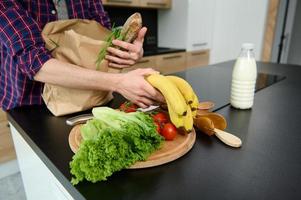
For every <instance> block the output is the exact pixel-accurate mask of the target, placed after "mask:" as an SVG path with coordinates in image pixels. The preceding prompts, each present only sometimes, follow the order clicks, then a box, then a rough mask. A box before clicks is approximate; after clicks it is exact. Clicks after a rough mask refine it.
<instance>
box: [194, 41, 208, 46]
mask: <svg viewBox="0 0 301 200" xmlns="http://www.w3.org/2000/svg"><path fill="white" fill-rule="evenodd" d="M207 44H208V43H207V42H203V43H194V44H192V46H194V47H200V46H206V45H207Z"/></svg>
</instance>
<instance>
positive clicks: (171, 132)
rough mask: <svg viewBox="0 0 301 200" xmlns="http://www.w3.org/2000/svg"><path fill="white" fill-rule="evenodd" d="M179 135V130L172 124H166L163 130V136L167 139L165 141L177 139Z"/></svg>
mask: <svg viewBox="0 0 301 200" xmlns="http://www.w3.org/2000/svg"><path fill="white" fill-rule="evenodd" d="M177 133H178V130H177V128H176V127H175V126H174V125H173V124H172V123H166V124H165V125H164V126H163V128H162V130H161V135H162V136H163V137H164V138H165V140H173V139H175V137H176V135H177Z"/></svg>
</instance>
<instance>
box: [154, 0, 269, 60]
mask: <svg viewBox="0 0 301 200" xmlns="http://www.w3.org/2000/svg"><path fill="white" fill-rule="evenodd" d="M267 11H268V0H226V1H225V0H184V1H183V0H173V5H172V9H170V10H168V11H165V10H162V11H159V17H158V25H159V30H158V31H159V34H158V37H159V46H170V47H174V48H186V49H187V50H188V51H191V50H192V51H193V50H201V49H210V64H212V63H218V62H223V61H226V60H231V59H235V58H237V56H238V54H239V52H240V49H241V44H242V43H244V42H252V43H254V44H255V54H256V59H257V60H260V58H261V51H262V45H263V39H264V33H265V21H266V16H267ZM198 35H199V36H198ZM209 36H210V37H209ZM197 44H205V45H204V46H202V47H201V46H200V47H197V46H196V45H197ZM194 46H195V47H197V48H194Z"/></svg>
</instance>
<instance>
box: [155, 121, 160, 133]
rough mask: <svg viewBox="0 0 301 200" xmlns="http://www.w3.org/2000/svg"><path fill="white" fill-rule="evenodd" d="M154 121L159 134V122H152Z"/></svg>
mask: <svg viewBox="0 0 301 200" xmlns="http://www.w3.org/2000/svg"><path fill="white" fill-rule="evenodd" d="M154 123H155V126H156V130H157V132H158V133H160V134H161V126H160V123H158V122H154Z"/></svg>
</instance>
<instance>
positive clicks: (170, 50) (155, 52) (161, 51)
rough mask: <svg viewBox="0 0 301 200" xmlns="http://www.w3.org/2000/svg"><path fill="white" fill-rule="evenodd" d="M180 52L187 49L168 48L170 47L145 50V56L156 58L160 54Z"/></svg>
mask: <svg viewBox="0 0 301 200" xmlns="http://www.w3.org/2000/svg"><path fill="white" fill-rule="evenodd" d="M178 52H185V49H177V48H168V47H157V48H152V49H144V56H155V55H160V54H167V53H178Z"/></svg>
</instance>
